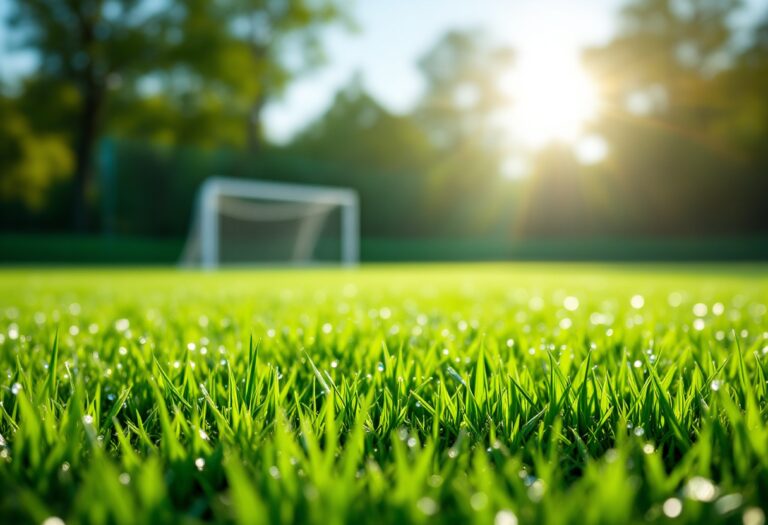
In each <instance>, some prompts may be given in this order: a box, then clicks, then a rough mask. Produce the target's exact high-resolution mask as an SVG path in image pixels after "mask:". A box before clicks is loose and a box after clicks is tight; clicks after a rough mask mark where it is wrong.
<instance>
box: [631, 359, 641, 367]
mask: <svg viewBox="0 0 768 525" xmlns="http://www.w3.org/2000/svg"><path fill="white" fill-rule="evenodd" d="M632 366H634V367H635V368H642V367H643V362H642V361H640V360H639V359H637V360H636V361H635V362H634V363H632Z"/></svg>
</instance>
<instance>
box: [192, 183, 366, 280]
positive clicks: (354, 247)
mask: <svg viewBox="0 0 768 525" xmlns="http://www.w3.org/2000/svg"><path fill="white" fill-rule="evenodd" d="M220 197H241V198H250V199H259V200H262V201H273V202H298V203H307V204H323V205H331V206H339V208H340V209H341V264H342V265H343V266H356V265H357V264H358V263H359V261H360V202H359V198H358V196H357V192H356V191H355V190H352V189H348V188H338V187H332V186H315V185H308V184H288V183H280V182H270V181H263V180H248V179H232V178H227V177H219V176H217V177H211V178H209V179H207V180H206V181H205V182H204V183H203V185H202V187H201V188H200V190H199V193H198V200H197V213H198V220H199V221H200V254H201V262H202V267H203V268H206V269H215V268H218V267H219V263H220V261H219V233H220V232H219V216H218V211H217V200H218V199H219V198H220Z"/></svg>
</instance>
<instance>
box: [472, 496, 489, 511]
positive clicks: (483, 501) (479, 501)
mask: <svg viewBox="0 0 768 525" xmlns="http://www.w3.org/2000/svg"><path fill="white" fill-rule="evenodd" d="M469 504H470V505H471V506H472V508H473V509H474V510H477V511H479V510H483V509H484V508H485V507H486V505H488V496H486V495H485V492H475V493H474V494H472V496H471V497H470V498H469Z"/></svg>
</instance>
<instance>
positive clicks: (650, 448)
mask: <svg viewBox="0 0 768 525" xmlns="http://www.w3.org/2000/svg"><path fill="white" fill-rule="evenodd" d="M655 450H656V448H655V447H654V446H653V445H651V444H650V443H646V444H645V445H643V454H653V452H654V451H655Z"/></svg>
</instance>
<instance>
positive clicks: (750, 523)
mask: <svg viewBox="0 0 768 525" xmlns="http://www.w3.org/2000/svg"><path fill="white" fill-rule="evenodd" d="M742 522H743V523H744V525H765V513H764V512H763V510H762V509H761V508H759V507H750V508H748V509H747V510H745V511H744V516H743V517H742Z"/></svg>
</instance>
